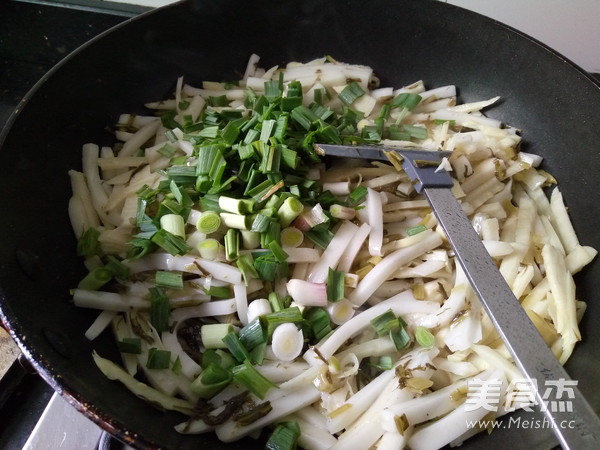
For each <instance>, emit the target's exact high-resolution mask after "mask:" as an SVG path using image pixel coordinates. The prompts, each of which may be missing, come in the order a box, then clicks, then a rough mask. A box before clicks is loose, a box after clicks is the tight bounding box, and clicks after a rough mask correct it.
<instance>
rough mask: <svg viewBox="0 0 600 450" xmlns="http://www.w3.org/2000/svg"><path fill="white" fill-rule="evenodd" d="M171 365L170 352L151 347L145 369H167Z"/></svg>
mask: <svg viewBox="0 0 600 450" xmlns="http://www.w3.org/2000/svg"><path fill="white" fill-rule="evenodd" d="M170 365H171V352H170V351H168V350H160V349H158V348H155V347H152V348H151V349H150V350H148V360H147V361H146V367H147V368H148V369H168V368H169V366H170Z"/></svg>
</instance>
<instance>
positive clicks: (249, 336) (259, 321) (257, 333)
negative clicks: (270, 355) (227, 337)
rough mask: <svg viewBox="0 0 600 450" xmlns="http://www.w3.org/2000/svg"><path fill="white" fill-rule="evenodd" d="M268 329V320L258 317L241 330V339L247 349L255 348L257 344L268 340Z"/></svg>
mask: <svg viewBox="0 0 600 450" xmlns="http://www.w3.org/2000/svg"><path fill="white" fill-rule="evenodd" d="M267 330H268V324H267V320H266V319H265V318H264V317H257V318H256V319H254V320H252V321H251V322H249V323H248V325H245V326H244V327H243V328H242V329H241V330H240V333H239V338H240V341H241V342H242V344H243V345H244V347H245V348H246V349H247V350H253V349H254V348H255V347H256V346H257V345H259V344H262V343H264V342H266V341H267V337H268V333H267Z"/></svg>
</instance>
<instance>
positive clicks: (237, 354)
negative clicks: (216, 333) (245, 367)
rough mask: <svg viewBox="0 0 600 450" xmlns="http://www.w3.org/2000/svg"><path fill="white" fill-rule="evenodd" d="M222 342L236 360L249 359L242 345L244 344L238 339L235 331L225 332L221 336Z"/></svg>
mask: <svg viewBox="0 0 600 450" xmlns="http://www.w3.org/2000/svg"><path fill="white" fill-rule="evenodd" d="M223 343H224V344H225V346H226V347H227V349H228V350H229V352H230V353H231V355H232V356H233V357H234V358H235V359H236V360H237V361H238V362H243V361H244V360H247V359H250V355H249V354H248V350H247V349H246V347H244V344H242V341H240V338H239V336H238V335H237V334H236V332H235V331H233V330H232V331H230V332H229V333H227V334H226V335H225V336H224V337H223Z"/></svg>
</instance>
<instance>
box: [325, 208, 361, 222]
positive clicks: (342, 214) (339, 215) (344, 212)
mask: <svg viewBox="0 0 600 450" xmlns="http://www.w3.org/2000/svg"><path fill="white" fill-rule="evenodd" d="M329 214H331V217H335V218H336V219H342V220H352V219H354V217H355V216H356V210H355V209H354V208H350V207H348V206H343V205H338V204H333V205H331V206H330V207H329Z"/></svg>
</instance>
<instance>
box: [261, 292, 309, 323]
mask: <svg viewBox="0 0 600 450" xmlns="http://www.w3.org/2000/svg"><path fill="white" fill-rule="evenodd" d="M268 300H269V303H270V305H271V310H272V311H274V312H277V311H281V310H282V309H283V308H284V307H283V303H282V302H281V297H280V296H279V294H278V293H277V292H270V293H269V296H268ZM301 317H302V315H301Z"/></svg>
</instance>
